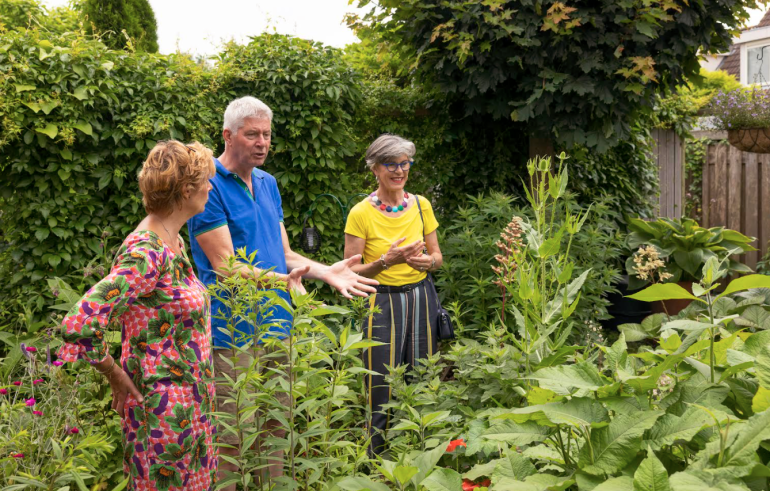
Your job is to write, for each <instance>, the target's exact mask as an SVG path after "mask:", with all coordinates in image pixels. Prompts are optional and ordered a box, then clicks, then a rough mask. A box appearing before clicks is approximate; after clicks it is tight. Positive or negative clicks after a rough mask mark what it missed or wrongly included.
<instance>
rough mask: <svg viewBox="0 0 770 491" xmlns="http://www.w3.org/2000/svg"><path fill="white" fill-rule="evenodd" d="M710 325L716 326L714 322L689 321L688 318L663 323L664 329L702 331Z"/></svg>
mask: <svg viewBox="0 0 770 491" xmlns="http://www.w3.org/2000/svg"><path fill="white" fill-rule="evenodd" d="M711 327H717V326H716V325H715V324H708V323H706V322H698V321H691V320H688V319H678V320H675V321H671V322H666V323H665V324H663V328H664V329H677V330H679V331H685V332H687V331H702V330H703V329H709V328H711Z"/></svg>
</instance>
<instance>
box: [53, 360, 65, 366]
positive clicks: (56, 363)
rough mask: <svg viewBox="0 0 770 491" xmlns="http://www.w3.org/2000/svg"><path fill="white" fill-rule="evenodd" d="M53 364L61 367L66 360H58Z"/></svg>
mask: <svg viewBox="0 0 770 491" xmlns="http://www.w3.org/2000/svg"><path fill="white" fill-rule="evenodd" d="M53 365H54V366H55V367H60V366H62V365H64V362H63V361H61V360H56V361H55V362H53Z"/></svg>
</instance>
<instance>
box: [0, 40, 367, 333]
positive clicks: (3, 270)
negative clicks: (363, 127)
mask: <svg viewBox="0 0 770 491" xmlns="http://www.w3.org/2000/svg"><path fill="white" fill-rule="evenodd" d="M247 94H251V95H255V96H258V97H260V98H262V99H264V100H265V102H267V103H268V104H270V105H271V106H272V108H273V109H274V111H275V114H276V116H275V121H274V130H275V135H276V137H275V139H274V146H273V156H272V158H270V159H269V160H268V162H267V164H266V169H267V170H268V171H270V172H271V173H273V174H274V175H275V176H276V178H277V179H278V182H279V184H280V186H281V190H282V193H283V195H284V199H285V201H284V208H285V210H286V219H287V221H286V224H287V228H288V229H289V232H290V234H291V235H292V237H295V236H296V235H297V233H298V232H299V230H300V226H301V215H302V212H304V211H305V210H306V209H307V208H308V207H309V205H310V202H311V199H312V197H313V195H316V194H318V193H323V192H333V193H335V194H339V193H343V194H344V193H345V192H347V191H348V188H353V189H355V188H357V186H353V185H352V184H351V183H350V181H351V179H350V178H349V175H348V173H347V172H346V168H347V165H348V164H347V162H346V160H345V159H346V158H348V157H350V156H352V155H353V153H354V145H353V142H352V139H351V137H350V134H349V131H350V129H349V121H350V120H351V118H352V116H351V114H352V112H353V111H354V109H355V107H356V104H357V103H358V101H359V99H360V90H359V89H358V82H357V80H356V78H355V75H354V73H353V72H352V70H350V69H349V68H348V67H347V66H345V65H344V64H342V62H341V56H339V55H338V54H337V53H335V51H334V50H332V49H328V48H324V47H322V46H320V45H318V44H314V43H311V42H308V41H303V40H299V39H293V38H288V37H285V36H279V35H264V36H260V37H258V38H254V39H253V41H252V42H251V43H250V44H249V45H248V46H237V45H231V46H229V47H228V48H227V49H226V50H225V52H224V53H223V54H222V55H221V57H220V60H219V63H218V66H217V67H216V68H214V69H206V68H201V67H200V66H198V65H196V64H195V63H193V62H192V61H191V60H190V59H189V58H187V57H185V56H176V55H172V56H161V55H153V54H145V53H130V52H126V51H110V50H108V49H107V48H105V47H104V45H102V44H101V43H99V42H97V41H94V40H91V39H89V38H87V37H85V36H82V35H79V34H62V35H55V34H50V33H42V32H40V31H38V30H20V31H18V32H11V33H6V34H4V35H3V36H2V37H0V171H2V172H3V180H2V183H0V213H1V215H0V217H1V219H2V231H3V241H4V242H5V246H6V251H5V252H4V253H3V254H2V255H0V276H2V277H3V278H6V279H7V281H6V282H4V284H3V286H2V287H0V312H1V313H0V325H2V324H6V323H7V322H8V321H9V320H10V318H11V316H13V315H15V314H16V313H19V312H21V311H23V310H24V307H23V306H26V308H28V309H32V310H39V309H41V308H43V307H44V306H45V305H46V304H50V303H51V302H52V301H53V298H52V297H51V296H50V294H48V293H47V292H46V291H45V290H47V288H45V283H44V281H43V280H44V279H46V278H50V277H52V276H67V275H70V276H71V277H75V276H79V277H80V278H81V280H82V275H81V274H80V272H79V270H80V269H81V268H84V267H85V266H86V265H88V263H89V261H90V260H91V258H93V257H94V256H95V255H98V254H101V253H102V248H101V242H102V240H103V239H102V237H101V236H102V233H103V232H104V231H105V230H107V229H108V230H110V232H111V236H113V237H115V238H116V239H117V240H119V238H121V237H123V236H125V234H127V233H128V232H130V231H131V230H132V229H133V227H134V226H135V224H136V223H137V222H138V221H139V220H140V219H141V217H142V216H143V213H144V211H143V208H142V206H141V198H140V194H139V191H138V186H137V184H136V174H137V172H138V170H139V168H140V166H141V163H142V161H143V159H144V157H145V156H146V155H147V152H148V150H149V148H151V147H152V146H153V145H154V144H155V142H156V141H157V140H159V139H167V138H176V139H179V140H182V141H190V140H198V141H200V142H202V143H204V144H206V145H210V146H212V147H213V148H215V151H221V149H222V148H221V124H222V115H223V112H224V109H225V107H226V105H227V103H228V102H229V101H230V100H232V99H234V98H236V97H239V96H242V95H247ZM351 175H353V174H351ZM315 218H316V222H317V224H318V226H319V228H321V229H322V230H323V231H325V232H326V233H327V234H341V230H342V226H343V224H342V218H341V216H339V212H336V215H335V214H334V212H333V208H331V205H329V204H326V203H320V204H319V206H318V212H317V213H316V214H315ZM335 242H336V241H335ZM338 249H340V246H339V243H336V244H335V243H333V241H328V240H327V245H326V247H325V248H324V249H323V250H322V253H321V254H320V255H319V256H318V257H319V258H320V259H322V260H325V259H331V258H333V257H338V256H341V251H340V250H338ZM107 256H108V255H107Z"/></svg>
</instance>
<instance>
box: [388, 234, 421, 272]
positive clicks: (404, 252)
mask: <svg viewBox="0 0 770 491" xmlns="http://www.w3.org/2000/svg"><path fill="white" fill-rule="evenodd" d="M405 240H406V237H404V238H401V239H398V240H397V241H395V242H393V243H392V244H391V245H390V249H388V252H387V253H385V264H387V265H388V267H390V266H394V265H396V264H403V263H405V262H406V260H407V259H409V258H411V257H413V256H416V255H417V254H420V253H421V252H422V250H423V249H424V248H425V242H423V241H422V240H415V241H414V242H412V243H411V244H409V245H405V246H403V247H399V245H401V244H402V243H403V242H404V241H405Z"/></svg>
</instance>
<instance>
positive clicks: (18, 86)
mask: <svg viewBox="0 0 770 491" xmlns="http://www.w3.org/2000/svg"><path fill="white" fill-rule="evenodd" d="M14 87H16V93H17V94H18V93H19V92H26V91H28V90H35V89H36V88H37V87H35V86H34V85H23V84H14Z"/></svg>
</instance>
